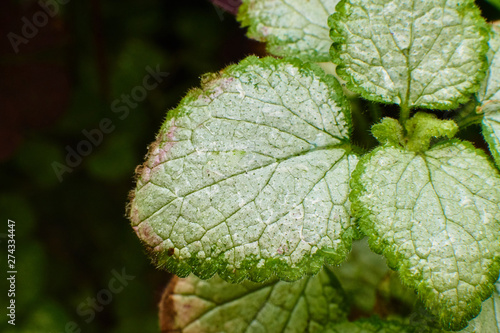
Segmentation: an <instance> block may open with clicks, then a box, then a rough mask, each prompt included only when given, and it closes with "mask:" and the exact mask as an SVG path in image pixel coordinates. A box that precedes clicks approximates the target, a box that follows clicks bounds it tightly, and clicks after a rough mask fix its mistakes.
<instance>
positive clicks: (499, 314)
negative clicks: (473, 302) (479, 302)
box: [460, 281, 500, 333]
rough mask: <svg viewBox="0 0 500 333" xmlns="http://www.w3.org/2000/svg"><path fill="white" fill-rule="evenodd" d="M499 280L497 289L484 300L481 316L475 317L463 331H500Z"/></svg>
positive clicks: (470, 332)
mask: <svg viewBox="0 0 500 333" xmlns="http://www.w3.org/2000/svg"><path fill="white" fill-rule="evenodd" d="M499 287H500V285H499V282H498V281H497V283H496V288H495V291H494V292H493V295H491V297H490V298H488V299H487V300H486V301H484V302H483V308H482V310H481V313H480V314H479V316H477V317H476V318H474V319H473V320H472V321H471V322H470V323H469V326H467V327H466V328H465V329H463V330H462V331H460V332H463V333H478V332H488V333H500V293H499V290H498V288H499Z"/></svg>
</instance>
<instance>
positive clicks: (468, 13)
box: [329, 0, 487, 109]
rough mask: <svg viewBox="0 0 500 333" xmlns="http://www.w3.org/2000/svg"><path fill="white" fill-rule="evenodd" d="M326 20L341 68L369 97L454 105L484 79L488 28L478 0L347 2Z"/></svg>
mask: <svg viewBox="0 0 500 333" xmlns="http://www.w3.org/2000/svg"><path fill="white" fill-rule="evenodd" d="M329 24H330V27H331V28H332V30H331V37H332V39H333V41H334V44H333V47H332V56H333V58H334V62H335V63H337V64H338V65H339V67H338V68H337V73H338V74H339V75H340V76H341V77H342V78H343V79H344V80H346V81H347V82H348V86H347V87H348V88H349V89H351V90H353V91H355V92H359V93H360V94H361V95H362V96H363V97H365V98H367V99H371V100H375V101H379V102H385V103H396V104H400V105H401V106H402V107H405V108H415V107H427V108H434V109H450V108H453V107H455V106H457V105H458V103H461V102H465V101H467V99H468V98H469V95H470V94H471V93H474V92H475V90H476V89H477V88H478V85H479V81H480V80H481V79H482V78H483V77H484V71H485V69H486V67H485V66H486V63H485V54H486V52H487V30H486V24H485V22H484V19H483V18H482V17H481V13H480V12H479V10H478V8H477V7H476V6H475V5H474V1H473V0H439V1H434V0H418V1H417V0H404V1H402V0H369V1H367V0H342V1H341V2H340V3H339V4H338V6H337V7H336V13H334V14H333V15H332V16H331V17H330V19H329Z"/></svg>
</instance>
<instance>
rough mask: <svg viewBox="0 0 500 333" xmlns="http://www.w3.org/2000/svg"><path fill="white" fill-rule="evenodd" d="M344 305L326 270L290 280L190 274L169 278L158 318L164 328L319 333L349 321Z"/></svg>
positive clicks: (203, 332) (200, 332)
mask: <svg viewBox="0 0 500 333" xmlns="http://www.w3.org/2000/svg"><path fill="white" fill-rule="evenodd" d="M344 304H345V297H344V294H343V292H342V289H341V288H340V286H339V284H338V281H337V279H336V278H335V276H334V275H333V274H332V273H331V272H330V271H328V270H324V271H321V272H320V273H319V274H318V275H316V276H314V277H307V278H304V279H302V280H299V281H296V282H292V283H289V282H283V281H269V282H266V283H264V284H257V283H254V282H250V281H245V282H243V283H241V284H230V283H227V282H225V281H223V280H222V279H221V278H219V277H218V276H215V277H213V278H211V279H210V280H200V279H199V278H196V277H194V276H193V275H191V276H189V277H188V278H186V279H180V278H178V277H174V278H173V280H172V281H171V282H170V284H169V286H168V288H167V291H166V293H165V295H164V296H163V300H162V303H161V307H160V317H161V322H162V332H174V331H175V332H179V333H191V332H193V333H209V332H214V333H216V332H228V333H238V332H242V333H243V332H245V333H252V332H289V333H294V332H296V333H303V332H311V333H313V332H318V333H319V332H323V328H324V326H325V325H326V324H327V323H329V322H337V321H342V320H345V317H346V315H347V313H346V308H345V306H344Z"/></svg>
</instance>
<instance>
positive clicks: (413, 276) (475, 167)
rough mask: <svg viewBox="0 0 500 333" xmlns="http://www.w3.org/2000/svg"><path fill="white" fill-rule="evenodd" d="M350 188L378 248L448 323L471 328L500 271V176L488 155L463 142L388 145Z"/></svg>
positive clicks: (361, 168) (363, 165) (362, 166)
mask: <svg viewBox="0 0 500 333" xmlns="http://www.w3.org/2000/svg"><path fill="white" fill-rule="evenodd" d="M351 187H352V193H351V200H352V202H353V207H352V211H353V214H354V215H356V216H357V217H359V218H360V221H359V224H360V227H361V229H362V231H363V232H364V233H365V234H366V235H368V237H369V241H370V246H371V248H372V249H373V250H374V251H376V252H377V253H382V254H383V255H384V256H385V257H386V258H387V262H388V264H389V266H390V267H392V268H393V269H395V270H398V271H399V274H400V277H401V279H402V281H403V282H404V283H405V284H406V285H408V286H410V287H413V288H415V289H416V291H417V292H418V293H419V296H420V297H421V299H422V300H423V301H424V303H425V305H426V306H427V307H428V308H429V310H430V312H431V313H432V314H434V315H436V316H437V317H438V319H439V322H440V324H441V325H442V326H443V328H445V329H453V330H457V329H462V328H464V327H465V326H466V325H467V321H468V320H470V319H472V318H473V317H474V316H476V315H477V314H478V313H479V311H480V309H481V302H482V301H483V300H484V299H486V298H487V297H489V296H490V295H491V293H492V291H493V289H494V287H493V283H494V282H495V280H496V278H497V277H498V271H499V269H500V265H499V263H498V261H499V255H500V242H499V241H498V235H499V233H500V176H499V174H498V171H497V170H496V169H495V168H494V167H493V166H492V165H491V163H490V162H489V160H488V158H487V156H486V155H485V154H484V153H483V152H482V151H480V150H476V149H475V148H473V146H472V145H471V144H469V143H466V142H459V141H451V142H448V143H446V144H440V145H436V146H434V147H433V148H431V149H430V150H428V151H426V152H424V153H416V152H411V151H405V150H403V149H401V148H397V147H381V148H378V149H376V150H374V151H373V152H372V153H370V154H368V155H366V156H364V157H363V159H362V160H361V161H360V162H359V165H358V167H357V168H356V171H355V172H354V173H353V175H352V181H351Z"/></svg>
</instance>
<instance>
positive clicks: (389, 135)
mask: <svg viewBox="0 0 500 333" xmlns="http://www.w3.org/2000/svg"><path fill="white" fill-rule="evenodd" d="M405 128H406V136H405V135H404V131H403V126H401V124H400V123H399V122H398V121H397V120H396V119H393V118H389V117H385V118H383V119H382V121H381V122H380V123H378V124H375V125H373V126H372V133H373V136H374V137H375V138H377V140H378V141H379V142H380V143H381V144H382V145H386V146H394V147H405V148H406V149H407V150H411V151H416V152H422V151H426V150H427V149H429V145H430V143H431V140H432V139H434V138H441V137H447V138H448V139H451V138H453V137H454V136H455V134H456V133H457V131H458V126H457V124H455V122H454V121H452V120H441V119H438V118H437V117H436V115H434V114H430V113H425V112H417V113H416V114H415V115H414V116H413V117H412V118H411V119H409V120H408V121H407V122H406V126H405Z"/></svg>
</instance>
